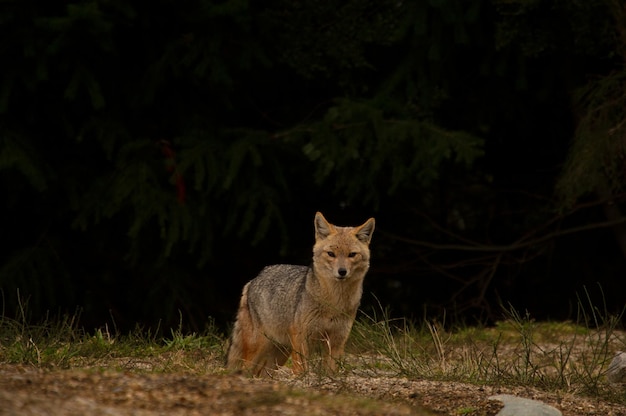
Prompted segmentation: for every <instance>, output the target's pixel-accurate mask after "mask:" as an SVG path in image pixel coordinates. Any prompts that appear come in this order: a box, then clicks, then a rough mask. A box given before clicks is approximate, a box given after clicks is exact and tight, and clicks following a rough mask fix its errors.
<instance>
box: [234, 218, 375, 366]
mask: <svg viewBox="0 0 626 416" xmlns="http://www.w3.org/2000/svg"><path fill="white" fill-rule="evenodd" d="M374 225H375V220H374V218H370V219H368V220H367V221H366V222H365V223H364V224H362V225H360V226H358V227H339V226H336V225H333V224H331V223H329V222H328V221H327V220H326V218H324V216H323V215H322V213H321V212H317V213H316V214H315V219H314V228H315V244H314V245H313V261H312V263H311V265H310V266H299V265H292V264H276V265H272V266H267V267H265V268H264V269H263V270H261V272H260V273H259V274H258V276H257V277H256V278H254V279H252V280H251V281H249V282H248V283H247V284H246V285H245V286H244V287H243V291H242V294H241V299H240V302H239V308H238V311H237V314H236V319H235V324H234V326H233V329H232V334H231V337H230V344H229V347H228V352H227V359H226V365H227V368H228V369H230V370H233V371H247V372H249V373H250V374H252V375H253V376H266V375H271V373H272V370H276V369H278V367H280V366H284V365H285V363H286V362H287V360H288V359H289V357H291V359H292V371H293V373H294V374H302V373H303V372H305V371H307V370H308V363H309V358H310V356H311V354H312V353H320V354H321V355H322V366H323V368H324V369H325V370H327V371H329V372H331V373H334V372H336V370H337V362H338V360H339V359H340V358H341V357H342V356H343V354H344V348H345V344H346V341H347V339H348V336H349V334H350V331H351V329H352V326H353V324H354V321H355V319H356V314H357V310H358V308H359V305H360V303H361V296H362V294H363V280H364V279H365V275H366V273H367V271H368V270H369V267H370V249H369V245H370V242H371V239H372V233H373V232H374Z"/></svg>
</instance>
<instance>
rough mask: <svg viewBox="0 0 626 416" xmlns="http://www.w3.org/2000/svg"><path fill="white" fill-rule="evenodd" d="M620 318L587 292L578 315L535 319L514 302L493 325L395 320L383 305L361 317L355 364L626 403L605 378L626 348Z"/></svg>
mask: <svg viewBox="0 0 626 416" xmlns="http://www.w3.org/2000/svg"><path fill="white" fill-rule="evenodd" d="M621 317H622V315H621V314H620V315H617V316H616V315H611V314H610V313H608V311H607V310H606V308H602V309H600V308H597V307H595V306H594V305H593V304H592V302H591V300H590V299H589V297H588V296H586V297H585V298H584V299H579V312H578V318H577V321H576V322H569V321H568V322H536V321H534V320H533V319H532V318H531V316H530V315H529V314H527V313H525V314H521V313H519V312H518V311H516V310H515V309H513V308H512V307H508V308H505V309H504V313H503V318H504V319H503V320H502V321H500V322H498V323H497V324H496V325H495V326H494V327H460V328H456V329H445V328H444V325H442V324H441V323H438V322H436V321H435V322H424V323H423V324H422V325H421V326H415V325H413V324H412V323H410V322H407V321H405V320H403V319H399V320H392V319H389V317H388V314H387V313H386V312H385V311H383V313H382V314H381V316H366V317H364V318H363V319H361V320H360V321H358V322H357V323H356V324H355V327H354V329H353V335H352V337H351V340H352V344H351V349H350V351H351V352H353V353H354V354H353V356H355V357H358V359H357V360H356V361H354V362H353V363H351V369H352V370H353V371H369V372H371V373H375V372H378V373H381V372H386V373H387V374H389V375H398V376H404V377H408V378H411V379H431V380H447V381H458V382H467V383H475V384H480V385H495V386H532V387H536V388H539V389H542V390H547V391H564V392H570V393H575V394H584V395H588V396H595V397H598V398H603V399H607V400H611V401H615V402H619V403H622V404H626V398H625V397H624V395H623V394H622V393H620V392H618V391H616V389H614V388H612V387H611V386H610V385H609V384H608V382H607V380H606V369H607V367H608V364H609V363H610V361H611V360H612V358H613V356H614V354H615V352H616V351H618V350H624V349H625V348H626V334H625V333H624V332H623V331H621V330H620V321H621ZM372 352H374V354H372ZM371 357H382V358H376V359H372V358H371ZM346 365H347V364H346Z"/></svg>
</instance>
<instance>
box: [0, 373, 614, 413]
mask: <svg viewBox="0 0 626 416" xmlns="http://www.w3.org/2000/svg"><path fill="white" fill-rule="evenodd" d="M501 393H508V394H515V395H519V396H521V397H526V398H531V399H537V400H541V401H543V402H545V403H547V404H549V405H552V406H554V407H556V408H557V409H559V410H561V411H562V412H563V415H565V416H574V415H576V416H578V415H605V416H617V415H623V416H626V406H620V405H615V404H611V403H607V402H600V401H597V400H595V399H590V398H586V397H583V396H578V395H571V394H555V393H546V392H542V391H539V390H535V389H524V388H495V387H480V386H474V385H467V384H461V383H452V382H439V381H426V380H408V379H403V378H397V377H389V378H386V377H362V376H354V375H343V376H338V377H335V378H321V377H313V376H312V377H311V379H307V378H295V377H293V376H290V375H288V374H287V373H285V374H283V375H282V376H279V380H268V379H253V378H249V377H245V376H243V375H235V374H207V375H195V374H189V373H185V372H184V371H181V372H175V373H141V372H136V371H114V370H103V369H95V368H91V369H72V370H41V369H37V368H33V367H27V366H17V365H7V364H0V415H27V416H28V415H138V416H142V415H255V416H261V415H298V416H304V415H469V416H478V415H480V416H491V415H495V414H496V413H497V412H498V411H499V409H500V408H501V404H500V403H499V402H496V401H492V400H489V399H488V398H489V397H490V396H492V395H495V394H501Z"/></svg>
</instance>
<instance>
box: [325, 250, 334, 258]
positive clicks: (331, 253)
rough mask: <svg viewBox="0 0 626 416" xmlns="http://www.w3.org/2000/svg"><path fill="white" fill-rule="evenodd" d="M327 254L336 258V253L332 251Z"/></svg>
mask: <svg viewBox="0 0 626 416" xmlns="http://www.w3.org/2000/svg"><path fill="white" fill-rule="evenodd" d="M326 254H328V257H335V253H333V252H332V251H327V252H326Z"/></svg>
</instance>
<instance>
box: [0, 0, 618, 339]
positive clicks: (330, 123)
mask: <svg viewBox="0 0 626 416" xmlns="http://www.w3.org/2000/svg"><path fill="white" fill-rule="evenodd" d="M0 8H1V9H0V59H1V66H0V190H1V192H2V200H1V203H0V244H1V251H0V288H1V289H2V308H3V309H2V311H3V313H4V315H5V316H11V315H12V314H14V313H16V311H18V310H19V308H20V304H22V307H23V306H24V304H27V305H28V307H27V310H28V313H29V314H30V315H31V317H32V319H38V318H41V317H43V316H45V314H46V313H48V312H49V313H52V314H56V313H75V311H77V310H79V311H80V319H81V323H82V324H83V325H85V326H86V327H97V326H100V325H104V323H107V322H111V321H113V322H114V323H115V325H116V326H117V327H118V328H120V329H125V328H131V327H133V326H134V325H136V324H139V325H142V326H146V327H156V326H159V325H160V327H161V328H168V327H171V326H177V325H178V324H179V321H180V320H181V319H182V321H183V325H185V326H186V327H187V328H190V329H193V330H198V329H202V328H203V327H204V325H205V323H206V322H207V321H208V320H209V319H214V320H215V321H216V322H217V323H218V324H219V325H222V326H226V325H228V323H229V321H230V320H231V318H232V317H233V316H234V312H235V309H236V307H237V303H238V298H239V294H240V290H241V288H242V286H243V285H244V284H245V282H246V281H248V280H249V279H251V278H252V277H254V276H255V275H256V273H258V271H259V270H260V269H261V268H262V267H263V266H265V265H267V264H272V263H279V262H284V263H297V264H307V263H309V262H310V257H311V246H312V244H313V216H314V214H315V212H316V211H318V210H320V211H322V212H323V213H324V215H325V216H326V217H327V218H328V219H329V220H330V221H331V222H333V223H335V224H338V225H357V224H361V223H362V222H364V221H365V220H366V219H367V218H368V217H370V216H374V217H376V220H377V228H376V232H375V233H374V238H373V243H372V250H373V255H372V267H371V269H370V273H369V275H368V277H367V278H366V284H365V296H364V299H363V308H364V309H366V310H367V309H368V308H370V307H373V306H376V305H378V302H380V303H381V304H382V305H383V306H389V307H390V308H391V311H392V314H394V315H397V316H407V317H410V318H414V319H421V318H423V317H425V316H426V317H438V319H442V318H441V317H442V316H444V315H445V316H447V317H448V318H447V319H449V320H453V319H454V320H462V321H464V322H468V323H473V322H490V321H493V320H495V319H499V318H500V317H501V313H502V310H501V306H500V305H509V303H510V304H511V305H513V306H514V307H515V308H518V309H519V310H525V311H528V312H529V313H530V314H531V316H533V317H535V318H537V319H572V318H575V317H576V312H577V303H578V299H579V298H581V297H586V296H587V294H588V295H589V297H590V298H592V299H593V302H594V303H595V304H597V305H599V306H600V305H602V307H604V305H605V306H606V308H607V309H608V310H610V311H615V312H619V311H621V310H622V308H623V307H624V297H625V296H624V294H625V293H626V284H625V282H624V279H625V277H626V216H624V215H623V214H622V211H623V210H624V209H625V208H626V204H625V199H624V192H625V191H626V186H625V185H626V160H625V159H624V158H625V156H626V152H625V149H626V70H625V69H624V62H625V58H626V9H625V5H624V1H623V0H429V1H427V0H421V1H402V0H371V1H367V0H347V1H324V0H310V1H283V0H270V1H264V2H255V1H246V0H226V1H202V0H185V1H166V0H152V1H147V0H91V1H76V0H74V1H72V0H65V1H58V0H2V2H0ZM181 317H182V318H181Z"/></svg>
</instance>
